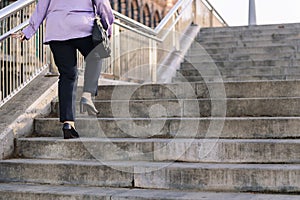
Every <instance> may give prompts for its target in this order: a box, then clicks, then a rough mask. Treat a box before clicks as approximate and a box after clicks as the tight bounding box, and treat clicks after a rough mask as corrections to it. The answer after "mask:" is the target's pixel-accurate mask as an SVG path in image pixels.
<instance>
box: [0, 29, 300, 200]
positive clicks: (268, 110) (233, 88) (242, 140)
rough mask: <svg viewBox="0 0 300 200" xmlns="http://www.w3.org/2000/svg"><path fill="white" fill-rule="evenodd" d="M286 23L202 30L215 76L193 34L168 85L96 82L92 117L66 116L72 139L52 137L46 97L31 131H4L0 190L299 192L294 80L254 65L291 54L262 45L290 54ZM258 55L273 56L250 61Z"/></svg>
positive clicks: (189, 194)
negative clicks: (10, 140)
mask: <svg viewBox="0 0 300 200" xmlns="http://www.w3.org/2000/svg"><path fill="white" fill-rule="evenodd" d="M297 27H299V28H300V25H298V24H290V25H284V28H282V26H280V27H278V26H258V27H251V28H247V27H236V28H214V29H202V30H201V31H200V33H199V37H198V38H197V40H199V41H200V40H201V42H200V43H201V46H205V48H207V49H208V50H209V49H212V50H211V52H210V55H211V57H212V58H214V59H218V58H222V57H226V56H227V58H226V61H225V62H223V61H220V62H223V67H219V66H218V65H217V69H219V71H220V72H221V74H219V73H218V72H216V73H212V74H205V73H208V72H209V71H210V70H209V68H208V69H207V68H206V67H207V66H211V63H212V62H211V60H209V61H208V62H207V63H208V65H206V64H205V63H203V62H202V57H201V56H202V55H201V54H202V53H203V52H204V51H203V48H201V47H200V48H198V47H199V45H198V44H196V43H195V44H193V46H192V47H191V50H190V51H189V53H188V55H187V57H186V59H187V60H189V63H188V64H189V65H190V66H188V64H183V66H182V69H180V71H179V73H178V74H183V71H185V73H186V74H185V75H186V76H178V77H176V78H175V79H174V81H175V82H176V83H172V84H145V85H117V86H112V85H110V86H100V87H99V96H98V97H97V99H96V101H95V104H96V106H97V108H98V109H99V110H100V115H99V116H98V117H91V116H87V115H79V116H78V120H77V122H76V124H77V129H78V131H79V133H80V135H81V138H80V139H76V140H63V139H62V137H61V136H62V133H61V124H59V123H58V118H57V116H58V110H59V108H58V102H57V101H53V102H52V113H51V115H50V116H49V117H47V118H38V119H35V130H34V133H33V134H32V137H30V138H19V139H17V140H16V144H15V147H16V150H15V157H14V158H11V159H8V160H3V161H1V162H0V199H43V200H44V199H46V200H47V199H114V200H125V199H136V200H137V199H157V200H167V199H168V200H170V199H185V200H191V199H206V200H219V199H220V200H221V199H222V200H242V199H243V200H244V199H245V200H250V199H251V200H258V199H264V200H265V199H272V200H299V198H300V196H299V194H300V80H291V79H290V78H291V77H294V78H295V77H297V74H296V71H295V72H294V73H291V72H290V71H289V70H287V71H285V70H283V71H284V72H285V73H282V74H280V73H279V72H278V74H270V73H269V71H268V70H267V73H266V74H264V73H262V71H261V70H259V69H261V68H264V67H266V69H273V68H276V67H278V68H281V67H282V65H281V64H282V63H284V64H287V63H288V64H290V63H291V62H292V61H291V60H293V59H294V57H293V58H290V59H287V58H285V57H284V56H283V57H282V58H281V57H280V56H281V55H287V57H288V56H289V55H290V54H289V52H285V51H284V52H282V54H278V53H275V52H273V50H272V49H273V48H271V47H270V46H272V45H273V46H282V47H280V48H279V49H289V46H293V48H292V49H293V51H292V52H291V54H292V55H295V56H296V54H297V53H296V49H297V48H296V46H297V45H296V44H297V42H298V41H297V40H296V37H297V36H296V35H295V34H296V33H294V32H297V31H296V30H298V29H299V28H297ZM272 34H278V35H280V37H279V36H278V37H276V38H279V39H280V41H278V44H277V43H276V42H275V41H274V43H273V42H272V37H271V35H272ZM293 34H294V35H293ZM239 35H242V36H243V40H242V41H244V40H245V41H246V38H247V42H244V43H243V44H241V43H242V41H240V40H237V38H239ZM268 37H270V39H268ZM261 38H264V39H263V40H262V41H260V39H261ZM282 38H286V40H283V39H282ZM287 38H293V39H291V40H290V39H287ZM218 40H219V41H221V43H217V41H218ZM291 41H293V42H291ZM279 43H280V45H279ZM226 45H228V46H226ZM232 45H235V46H232ZM245 45H246V47H243V46H245ZM217 46H222V48H219V47H217ZM237 46H239V48H237ZM250 46H252V47H250ZM258 46H261V47H258ZM195 48H196V49H195ZM222 49H223V50H222ZM226 49H227V50H228V51H229V49H232V51H230V52H228V51H226ZM233 49H238V50H235V51H236V53H234V51H233ZM249 49H250V50H249ZM264 49H271V50H272V53H271V54H267V53H266V52H265V50H264ZM274 49H277V47H276V48H275V47H274ZM197 51H198V53H199V54H198V55H196V54H197ZM222 51H223V52H224V53H222ZM274 51H275V50H274ZM276 51H277V50H276ZM278 51H279V50H278ZM214 52H215V53H214ZM204 53H205V52H204ZM244 54H245V56H248V57H249V58H248V59H246V58H245V59H244V60H243V59H237V61H236V60H234V58H240V57H243V56H242V55H244ZM194 55H195V56H194ZM204 55H205V54H204ZM235 56H236V57H235ZM268 56H269V57H270V60H272V61H270V63H272V62H273V61H274V63H276V65H274V66H272V65H270V66H268V65H262V63H263V62H266V63H268V62H269V61H268V59H269V58H268ZM204 57H205V58H207V55H206V56H204ZM200 58H201V59H200ZM252 59H253V60H252ZM249 60H251V61H249ZM195 61H197V62H195ZM296 62H297V59H295V60H293V63H296ZM250 63H252V65H251V64H250ZM255 63H257V65H256V64H255ZM258 63H259V65H258ZM278 63H279V64H278ZM244 64H245V65H244ZM246 64H247V65H246ZM277 64H278V65H277ZM288 64H287V66H285V67H289V65H288ZM186 66H187V68H186ZM195 66H196V67H195ZM220 66H221V65H220ZM233 66H235V67H233ZM246 66H250V69H248V68H247V67H246ZM251 66H252V68H253V70H252V68H251ZM189 67H190V68H192V69H188V68H189ZM212 67H214V66H213V65H212ZM292 67H293V68H294V69H295V70H296V69H297V65H293V66H292ZM236 68H237V69H239V72H240V74H239V73H237V72H233V71H232V69H234V70H235V69H236ZM283 68H284V67H283ZM203 69H205V70H203ZM214 69H216V68H214ZM242 69H245V70H249V71H247V73H246V71H243V70H242ZM284 69H286V68H284ZM288 69H289V68H288ZM193 70H194V71H198V73H199V71H200V72H201V73H200V74H193ZM202 72H203V73H204V75H203V74H202ZM252 72H253V73H254V72H255V73H256V74H253V73H252ZM233 73H237V74H233ZM190 75H192V76H190ZM200 75H201V76H200ZM199 77H200V79H199V82H188V81H184V79H186V80H191V79H194V80H198V79H197V78H199ZM220 77H221V78H220ZM222 78H224V80H225V82H222V81H220V80H222ZM257 79H259V80H257ZM270 79H271V80H270ZM287 79H288V80H287ZM229 80H230V81H229ZM181 81H183V82H181ZM78 107H79V106H78Z"/></svg>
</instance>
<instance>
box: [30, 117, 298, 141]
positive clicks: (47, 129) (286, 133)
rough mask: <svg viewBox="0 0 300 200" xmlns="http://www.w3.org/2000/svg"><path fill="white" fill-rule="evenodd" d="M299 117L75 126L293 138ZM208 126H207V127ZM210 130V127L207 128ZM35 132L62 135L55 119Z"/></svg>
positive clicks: (83, 122)
mask: <svg viewBox="0 0 300 200" xmlns="http://www.w3.org/2000/svg"><path fill="white" fill-rule="evenodd" d="M299 124H300V119H298V118H286V119H285V118H283V119H281V118H254V119H252V118H241V119H236V118H233V119H230V118H229V119H226V120H225V121H224V120H223V119H214V120H209V119H202V120H196V119H195V120H194V119H189V120H185V119H184V118H183V119H182V120H180V119H167V120H165V119H152V120H146V119H145V120H142V119H141V120H130V119H124V120H121V119H119V120H113V119H112V120H109V119H106V120H105V119H99V120H97V119H90V120H88V119H78V120H77V121H76V128H77V130H78V131H79V134H80V135H81V136H82V137H105V138H125V137H126V138H127V137H139V138H147V137H176V138H204V137H212V138H235V139H245V138H294V137H297V138H299V137H300V134H299V129H300V128H299ZM208 128H209V129H208ZM208 130H209V131H208ZM35 132H36V133H38V134H37V135H38V136H52V137H61V136H62V130H61V124H60V123H59V122H58V119H38V120H35Z"/></svg>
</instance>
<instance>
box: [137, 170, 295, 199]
mask: <svg viewBox="0 0 300 200" xmlns="http://www.w3.org/2000/svg"><path fill="white" fill-rule="evenodd" d="M148 169H149V170H153V172H151V173H147V174H136V175H135V184H136V186H137V187H141V188H163V189H175V188H176V189H182V190H187V189H191V190H211V191H236V192H241V191H251V192H282V193H285V192H299V191H300V170H299V167H298V168H297V169H291V170H284V169H281V170H278V169H272V168H269V169H263V168H262V169H251V168H250V169H248V168H247V169H246V168H241V169H230V168H214V169H209V168H205V167H203V168H196V167H195V168H176V167H172V166H169V167H167V168H163V169H156V168H151V167H149V168H148ZM136 170H140V171H143V170H145V169H144V168H141V169H138V168H137V169H136Z"/></svg>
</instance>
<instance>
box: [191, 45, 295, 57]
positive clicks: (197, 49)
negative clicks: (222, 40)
mask: <svg viewBox="0 0 300 200" xmlns="http://www.w3.org/2000/svg"><path fill="white" fill-rule="evenodd" d="M299 45H300V44H299ZM299 45H297V44H291V45H278V46H275V45H273V46H262V47H237V46H233V47H223V46H221V47H216V48H205V49H204V47H203V46H201V44H199V43H193V44H192V45H191V47H190V50H189V51H193V53H194V54H200V55H201V54H204V53H206V52H207V53H208V54H218V53H219V54H220V53H222V54H226V53H227V54H229V53H230V54H233V53H243V54H258V53H260V54H264V53H268V54H276V53H278V54H279V53H282V52H284V53H293V52H295V53H299V50H298V49H299V48H298V46H299Z"/></svg>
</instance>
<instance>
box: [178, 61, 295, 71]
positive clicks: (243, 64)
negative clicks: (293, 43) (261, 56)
mask: <svg viewBox="0 0 300 200" xmlns="http://www.w3.org/2000/svg"><path fill="white" fill-rule="evenodd" d="M198 66H199V68H200V69H201V67H207V68H209V67H215V68H216V67H217V68H221V69H222V68H229V69H230V68H237V69H238V68H239V67H241V68H244V67H252V68H253V67H262V66H266V67H271V66H274V67H283V66H286V67H287V66H289V67H298V66H300V60H253V61H245V60H241V61H232V62H231V61H226V62H215V61H213V60H211V61H209V62H207V61H199V62H192V63H188V62H184V63H182V64H181V69H185V67H188V68H191V67H196V68H197V67H198Z"/></svg>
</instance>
